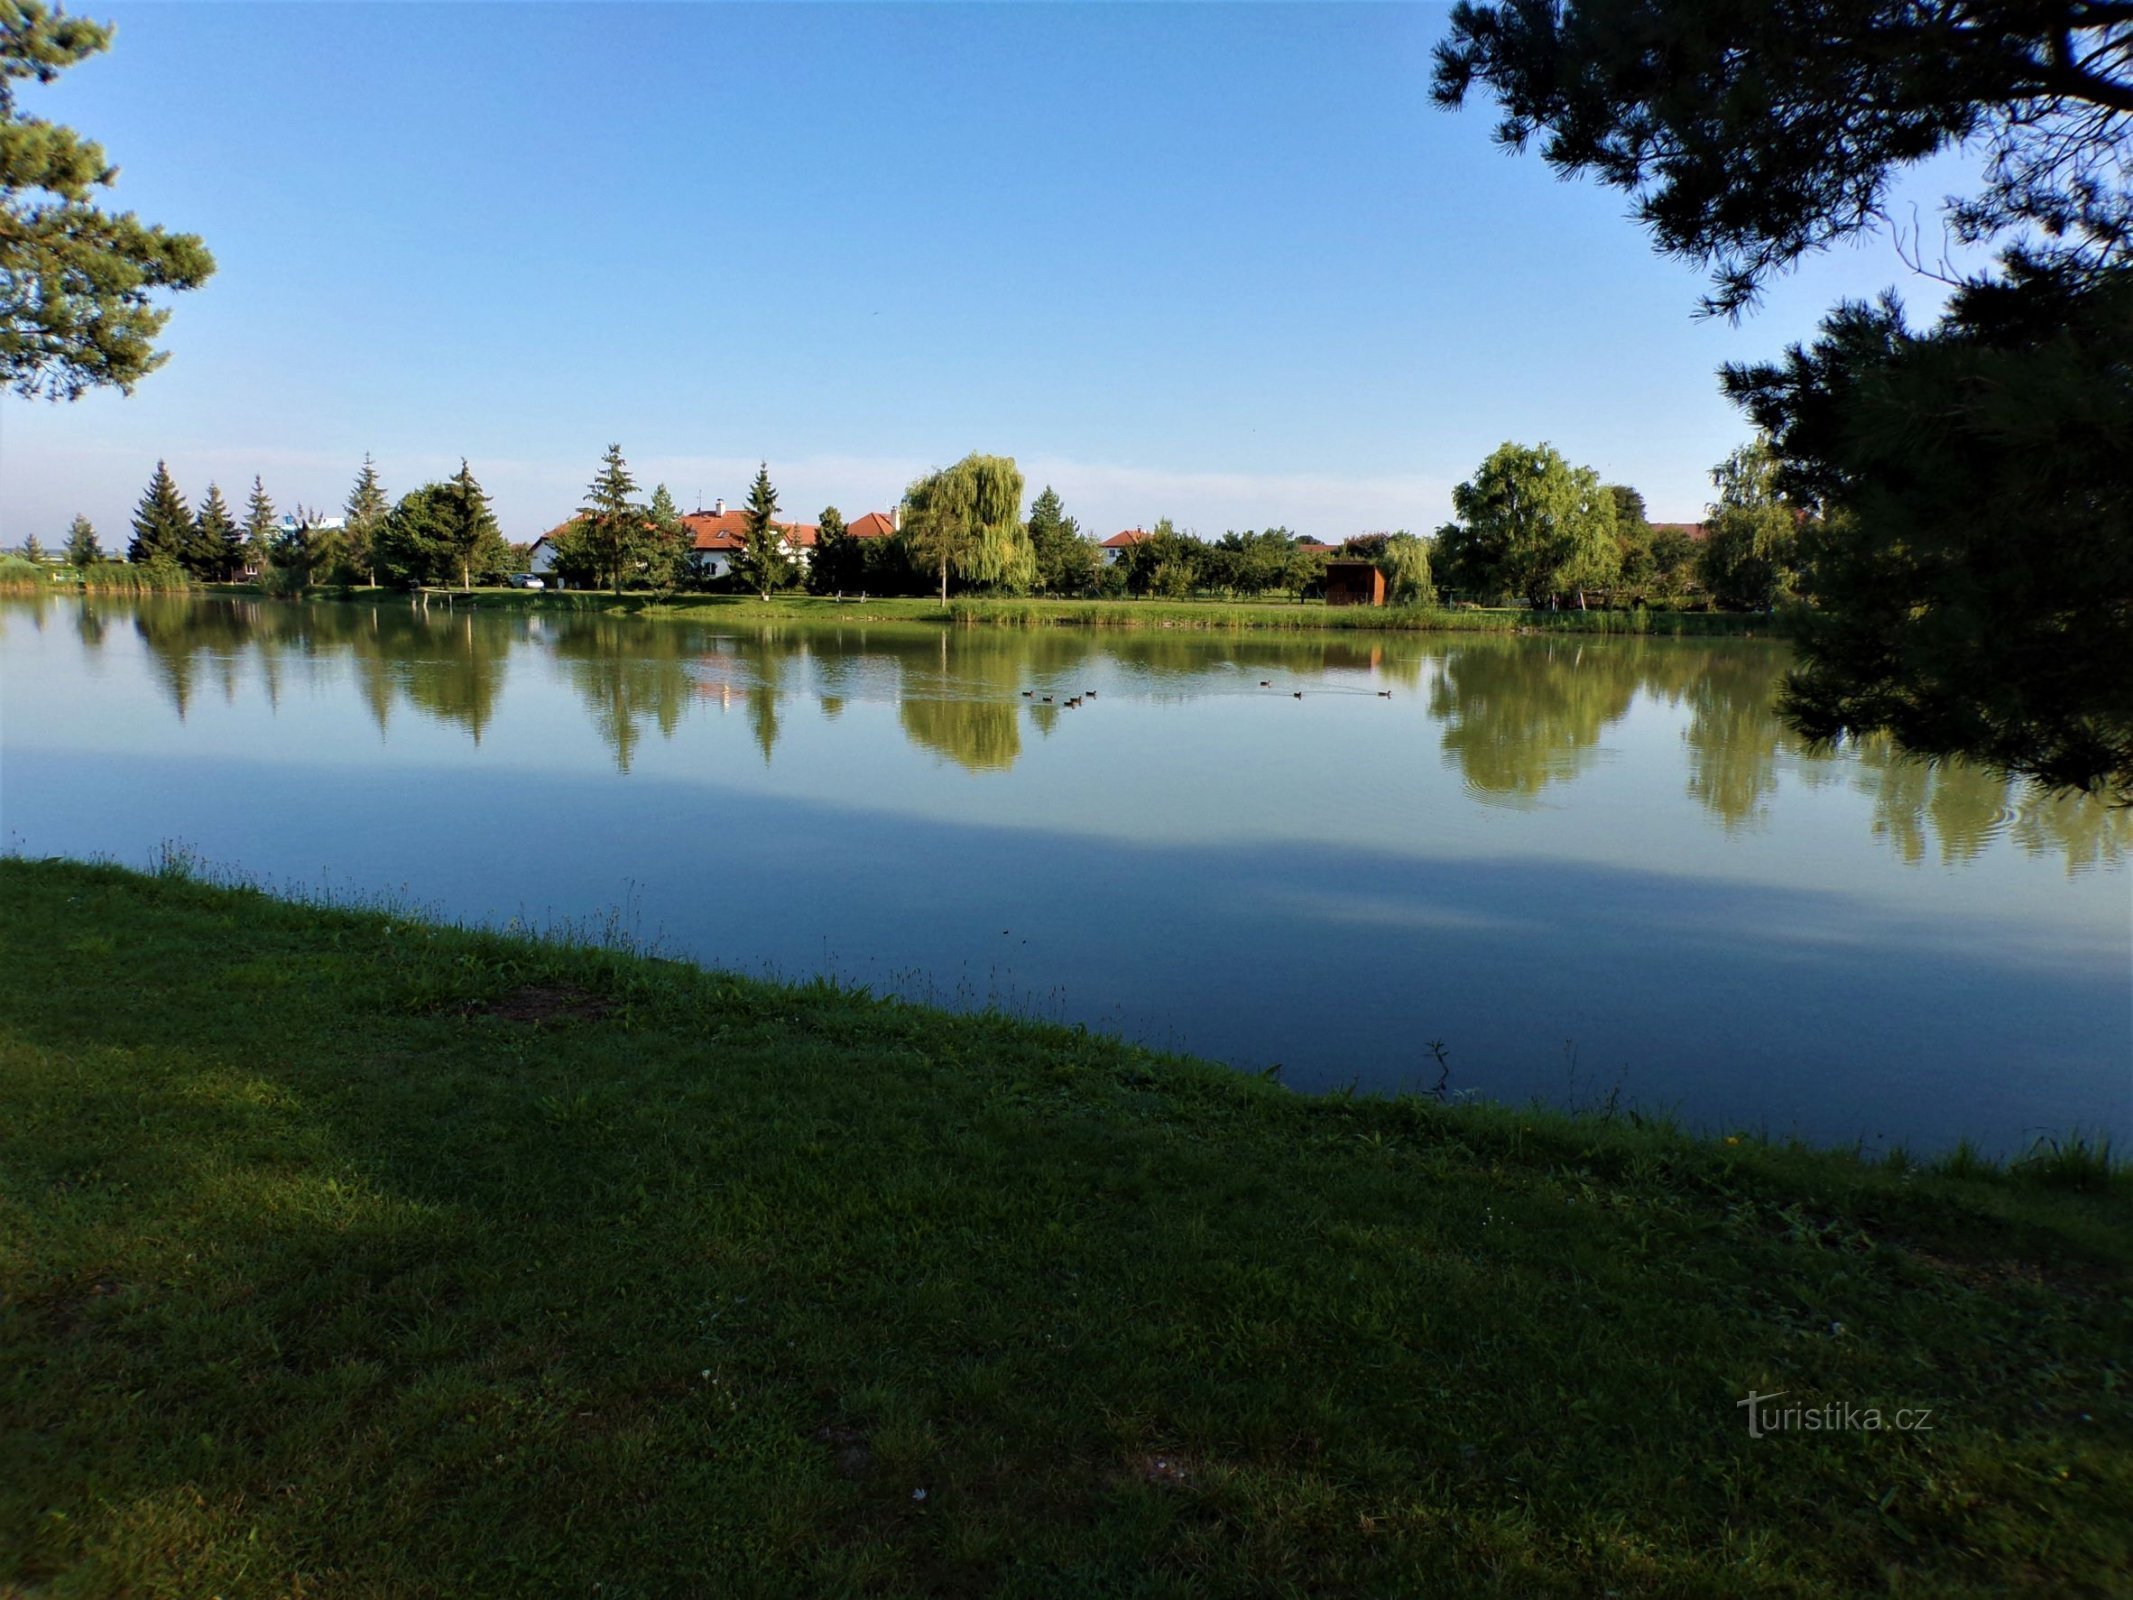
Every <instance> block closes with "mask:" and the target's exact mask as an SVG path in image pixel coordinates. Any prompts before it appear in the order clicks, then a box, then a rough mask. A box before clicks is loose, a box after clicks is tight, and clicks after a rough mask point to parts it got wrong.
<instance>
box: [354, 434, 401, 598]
mask: <svg viewBox="0 0 2133 1600" xmlns="http://www.w3.org/2000/svg"><path fill="white" fill-rule="evenodd" d="M391 510H392V502H391V501H389V500H387V499H386V497H385V485H384V484H382V483H380V482H379V481H378V466H377V463H376V462H374V461H372V460H371V459H370V455H369V452H367V451H366V452H365V453H364V456H363V470H362V471H361V472H359V473H357V474H356V481H355V487H354V488H353V489H351V490H349V492H348V505H347V513H348V531H347V536H346V538H345V540H344V542H343V545H342V549H343V552H344V559H345V561H346V562H347V566H348V570H349V573H350V575H351V576H353V575H356V574H361V576H362V578H363V581H364V582H365V583H368V584H371V585H373V586H375V585H376V583H377V581H378V553H377V551H378V530H379V529H381V528H383V527H384V526H385V518H386V515H387V513H389V512H390V511H391Z"/></svg>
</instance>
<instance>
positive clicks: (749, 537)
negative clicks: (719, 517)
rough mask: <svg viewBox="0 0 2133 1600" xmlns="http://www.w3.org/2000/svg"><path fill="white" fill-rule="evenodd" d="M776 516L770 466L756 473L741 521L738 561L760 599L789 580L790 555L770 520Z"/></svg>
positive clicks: (761, 466) (776, 526)
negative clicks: (739, 556) (739, 555)
mask: <svg viewBox="0 0 2133 1600" xmlns="http://www.w3.org/2000/svg"><path fill="white" fill-rule="evenodd" d="M777 514H778V491H777V490H775V489H773V488H772V487H771V486H770V463H769V462H767V461H766V462H764V463H762V464H761V465H760V466H758V467H757V468H756V469H755V482H754V483H752V484H750V485H749V486H748V510H747V513H746V515H745V516H744V518H743V520H742V527H741V558H740V562H739V563H738V564H739V566H740V567H741V569H742V571H743V572H745V573H746V574H747V577H748V581H749V583H750V584H752V585H753V586H754V588H755V592H756V593H757V594H758V595H760V596H761V597H762V598H763V599H765V600H768V599H769V598H770V591H771V590H773V589H781V588H783V587H784V586H785V585H786V583H787V582H789V581H790V580H791V578H792V568H793V561H792V553H791V551H790V550H789V549H788V548H787V546H786V543H785V533H784V530H782V529H781V528H779V527H778V525H777V523H776V522H775V521H773V520H772V519H773V518H775V517H776V516H777Z"/></svg>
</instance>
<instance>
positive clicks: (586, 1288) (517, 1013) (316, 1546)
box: [0, 860, 2133, 1600]
mask: <svg viewBox="0 0 2133 1600" xmlns="http://www.w3.org/2000/svg"><path fill="white" fill-rule="evenodd" d="M0 949H4V951H5V959H6V963H7V966H6V974H7V978H6V982H5V984H4V985H0V1594H5V1593H24V1594H44V1593H47V1592H50V1593H52V1594H67V1595H106V1594H127V1595H172V1596H178V1595H184V1596H202V1595H209V1594H219V1595H223V1596H228V1597H232V1600H235V1597H238V1596H252V1595H294V1594H298V1593H301V1594H304V1595H307V1596H314V1597H325V1596H353V1595H366V1596H367V1595H393V1596H409V1595H432V1594H497V1595H514V1596H516V1595H536V1594H564V1593H569V1594H578V1595H583V1594H590V1593H595V1592H597V1593H598V1594H600V1595H602V1596H607V1597H615V1596H666V1595H679V1594H718V1595H727V1594H733V1595H753V1594H791V1595H808V1596H819V1595H838V1594H880V1595H914V1594H949V1595H960V1594H1011V1595H1060V1596H1084V1595H1097V1594H1103V1595H1127V1594H1135V1595H1202V1594H1204V1595H1242V1594H1303V1593H1310V1594H1351V1593H1352V1594H1383V1595H1416V1594H1503V1595H1515V1596H1542V1595H1565V1596H1568V1595H1578V1596H1594V1595H1601V1594H1612V1595H1624V1596H1627V1595H1648V1594H1649V1595H1660V1594H1664V1595H1713V1596H1718V1595H1724V1596H1734V1595H1773V1596H1774V1595H1787V1596H1795V1595H1830V1596H1836V1595H1853V1594H1860V1593H1868V1592H1882V1591H1893V1592H1900V1593H1907V1594H1909V1593H1916V1594H1921V1595H1935V1596H1945V1595H1958V1594H1978V1595H1984V1594H1995V1595H1997V1594H2006V1593H2010V1592H2023V1591H2026V1592H2031V1593H2037V1594H2052V1595H2071V1594H2104V1593H2112V1592H2120V1593H2122V1592H2123V1585H2124V1575H2125V1573H2126V1572H2128V1571H2133V1527H2129V1522H2133V1518H2129V1512H2128V1507H2129V1506H2133V1417H2129V1415H2128V1406H2127V1394H2128V1388H2127V1373H2126V1370H2125V1365H2124V1363H2125V1360H2126V1353H2127V1351H2128V1349H2129V1348H2133V1299H2129V1284H2133V1243H2129V1238H2133V1231H2129V1228H2128V1223H2129V1222H2133V1193H2129V1185H2128V1180H2127V1178H2126V1176H2125V1174H2124V1173H2123V1172H2122V1171H2121V1172H2119V1173H2117V1174H2116V1175H2112V1174H2111V1173H2109V1172H2108V1171H2107V1170H2106V1169H2104V1168H2102V1167H2100V1166H2099V1165H2098V1164H2097V1163H2096V1162H2095V1161H2094V1160H2093V1159H2089V1158H2087V1157H2086V1156H2084V1155H2082V1154H2080V1153H2078V1152H2075V1153H2071V1154H2066V1155H2062V1156H2061V1157H2059V1158H2057V1159H2041V1160H2038V1161H2035V1162H2031V1163H2028V1164H2024V1165H2019V1166H2018V1167H2016V1168H2015V1169H2012V1170H2005V1171H2001V1170H1993V1169H1990V1168H1988V1167H1984V1166H1982V1165H1981V1164H1979V1163H1976V1162H1972V1161H1968V1160H1966V1159H1963V1158H1956V1159H1953V1160H1951V1161H1948V1162H1945V1163H1942V1164H1941V1165H1940V1166H1938V1167H1935V1168H1932V1169H1922V1168H1920V1167H1917V1166H1915V1165H1911V1164H1908V1163H1903V1162H1900V1161H1899V1162H1890V1163H1876V1164H1868V1163H1864V1162H1861V1161H1859V1160H1857V1159H1854V1158H1852V1157H1849V1156H1844V1155H1835V1154H1827V1153H1815V1152H1808V1151H1802V1150H1798V1149H1792V1148H1783V1147H1777V1146H1771V1145H1765V1144H1762V1143H1759V1142H1756V1141H1754V1140H1748V1139H1744V1140H1740V1141H1735V1140H1732V1139H1716V1140H1710V1141H1703V1142H1695V1141H1690V1140H1686V1139H1683V1138H1681V1137H1678V1136H1676V1135H1673V1134H1671V1133H1669V1132H1667V1131H1666V1130H1664V1129H1654V1128H1648V1127H1638V1126H1631V1125H1627V1124H1625V1123H1623V1122H1619V1121H1607V1120H1583V1121H1578V1120H1570V1119H1565V1118H1562V1117H1557V1116H1552V1115H1545V1114H1538V1113H1532V1112H1519V1111H1516V1110H1507V1109H1491V1108H1484V1107H1472V1106H1469V1107H1459V1106H1444V1105H1440V1104H1438V1103H1436V1102H1435V1101H1433V1100H1430V1099H1428V1098H1418V1099H1409V1100H1401V1101H1355V1100H1346V1099H1337V1098H1336V1099H1330V1100H1329V1099H1308V1098H1304V1097H1301V1096H1296V1095H1293V1094H1290V1093H1288V1092H1286V1091H1284V1090H1282V1089H1280V1088H1279V1087H1277V1086H1275V1085H1273V1084H1269V1083H1264V1082H1261V1081H1258V1080H1256V1079H1244V1078H1240V1077H1238V1076H1235V1075H1233V1074H1229V1073H1226V1072H1224V1071H1222V1070H1220V1069H1217V1068H1213V1067H1209V1066H1205V1065H1200V1064H1196V1063H1193V1062H1190V1061H1184V1060H1178V1059H1171V1058H1162V1057H1158V1056H1154V1055H1151V1054H1149V1053H1147V1052H1144V1051H1140V1050H1136V1049H1132V1048H1129V1047H1125V1046H1121V1045H1118V1044H1114V1043H1110V1042H1107V1041H1104V1040H1101V1039H1097V1038H1093V1037H1089V1036H1086V1035H1083V1034H1081V1033H1078V1032H1074V1031H1069V1030H1064V1029H1059V1028H1052V1027H1040V1026H1033V1025H1029V1024H1025V1023H1020V1022H1015V1021H1011V1020H1007V1019H1003V1018H999V1017H993V1016H975V1017H959V1016H950V1015H945V1014H941V1013H935V1012H930V1011H923V1010H918V1009H914V1008H910V1007H906V1006H901V1005H895V1004H887V1003H881V1002H876V1001H873V1000H870V999H867V998H865V997H863V996H855V995H852V994H847V993H842V992H838V991H834V990H830V989H826V988H776V987H770V986H765V985H761V984H756V983H751V982H745V981H741V980H738V979H734V978H730V977H724V976H719V975H716V974H710V973H705V972H702V971H699V970H697V969H695V968H693V967H687V966H683V965H679V964H676V963H672V962H662V961H654V960H648V959H645V958H643V957H640V956H637V955H632V954H628V953H623V952H618V951H616V950H612V949H606V948H600V947H597V946H592V945H585V944H581V945H578V946H575V947H569V946H563V945H557V944H553V943H534V942H529V941H526V940H519V939H513V938H507V937H502V936H495V935H488V934H480V933H472V932H463V931H456V930H451V929H444V928H438V927H434V926H429V925H425V924H423V923H421V922H419V921H416V920H411V919H409V918H407V917H404V916H400V915H389V914H378V913H370V912H353V911H342V910H333V909H321V908H317V907H308V906H303V905H294V904H289V903H285V902H280V901H275V900H270V899H267V898H264V897H262V896H260V895H257V894H255V893H252V892H249V891H242V890H238V891H232V890H226V889H219V888H214V887H210V886H205V885H202V884H200V883H198V882H195V881H192V880H191V879H190V878H189V877H188V876H186V875H185V874H183V873H181V872H173V873H169V874H164V875H160V876H152V877H144V876H139V875H134V874H130V873H126V872H122V871H119V870H116V869H110V868H92V867H85V866H78V865H68V864H59V863H43V864H30V863H25V862H21V861H19V860H7V861H0ZM1750 1390H1755V1391H1758V1392H1760V1393H1763V1394H1766V1395H1767V1394H1770V1393H1772V1392H1773V1391H1784V1397H1783V1399H1782V1400H1780V1401H1774V1402H1772V1403H1771V1404H1772V1409H1773V1410H1776V1409H1778V1408H1780V1407H1783V1406H1800V1407H1816V1406H1843V1405H1850V1406H1851V1407H1853V1408H1855V1416H1857V1417H1863V1416H1864V1414H1865V1412H1866V1410H1867V1409H1868V1408H1878V1409H1879V1412H1880V1415H1881V1416H1882V1417H1883V1418H1884V1419H1885V1425H1884V1428H1883V1430H1881V1431H1842V1432H1811V1433H1810V1432H1796V1431H1775V1432H1772V1433H1770V1434H1768V1436H1766V1437H1763V1438H1759V1439H1757V1438H1751V1437H1750V1436H1749V1433H1748V1429H1747V1426H1746V1418H1745V1414H1744V1413H1743V1411H1742V1410H1741V1409H1740V1407H1739V1405H1738V1402H1739V1401H1740V1400H1741V1399H1742V1397H1743V1396H1745V1395H1746V1394H1748V1393H1749V1391H1750ZM1899 1408H1901V1409H1903V1410H1905V1411H1907V1412H1913V1413H1915V1412H1916V1411H1918V1410H1929V1411H1930V1416H1929V1417H1928V1418H1927V1419H1926V1421H1927V1423H1928V1424H1929V1430H1918V1429H1908V1430H1903V1431H1898V1430H1897V1429H1896V1428H1895V1427H1894V1426H1893V1419H1894V1417H1895V1413H1896V1412H1897V1411H1898V1409H1899ZM1912 1420H1913V1421H1914V1422H1915V1421H1916V1420H1917V1419H1916V1417H1915V1416H1914V1417H1913V1418H1912Z"/></svg>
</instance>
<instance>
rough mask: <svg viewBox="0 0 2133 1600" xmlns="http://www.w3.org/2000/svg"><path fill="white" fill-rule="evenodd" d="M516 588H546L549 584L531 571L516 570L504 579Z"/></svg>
mask: <svg viewBox="0 0 2133 1600" xmlns="http://www.w3.org/2000/svg"><path fill="white" fill-rule="evenodd" d="M504 581H505V582H506V583H508V584H510V585H511V587H512V588H514V589H545V588H547V587H548V585H547V584H545V583H543V582H542V581H541V580H540V579H539V578H537V577H535V576H534V575H533V574H532V573H530V572H514V573H512V574H511V576H510V577H508V578H506V579H505V580H504Z"/></svg>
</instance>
